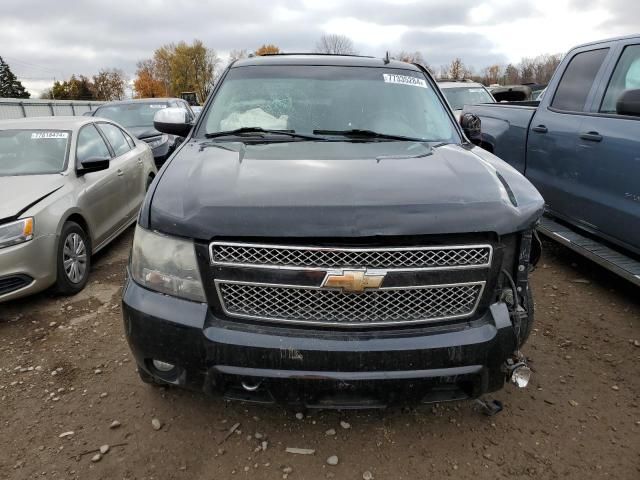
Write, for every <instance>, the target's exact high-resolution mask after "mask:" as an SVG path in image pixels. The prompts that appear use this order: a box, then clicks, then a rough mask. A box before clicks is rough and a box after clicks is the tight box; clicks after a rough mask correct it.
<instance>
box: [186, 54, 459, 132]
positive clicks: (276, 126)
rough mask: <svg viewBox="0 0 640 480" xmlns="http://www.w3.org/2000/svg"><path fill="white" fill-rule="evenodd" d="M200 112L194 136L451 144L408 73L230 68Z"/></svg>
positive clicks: (420, 84)
mask: <svg viewBox="0 0 640 480" xmlns="http://www.w3.org/2000/svg"><path fill="white" fill-rule="evenodd" d="M203 115H205V116H206V118H204V119H203V122H202V124H201V125H202V126H201V128H200V130H199V132H198V134H197V135H199V136H205V135H208V136H215V137H216V139H220V140H223V139H227V140H228V139H234V140H238V138H240V139H241V140H242V141H246V140H247V138H250V137H251V134H250V132H247V130H248V129H252V130H253V131H254V136H259V137H261V138H262V139H264V138H265V137H268V138H271V139H274V140H277V141H305V140H313V139H314V138H313V137H312V138H307V139H304V138H301V137H293V136H291V135H284V134H280V135H279V134H278V132H277V130H280V131H283V132H285V131H286V132H289V133H295V134H303V135H307V136H315V137H316V138H317V139H327V138H330V139H332V140H336V139H339V140H343V141H403V140H405V139H409V140H419V141H433V142H454V141H458V137H457V132H456V130H455V128H454V126H453V124H452V120H451V119H450V118H449V116H448V115H447V112H446V110H445V108H444V106H443V104H442V102H441V100H440V99H439V98H438V95H437V94H436V92H435V91H434V88H433V86H432V85H431V84H430V83H429V82H428V81H427V78H426V77H425V76H424V75H423V74H422V73H421V72H418V71H414V70H400V69H392V68H370V67H339V66H309V65H301V66H290V65H280V66H249V67H236V68H232V69H231V70H230V71H229V73H228V74H227V75H226V77H225V79H224V81H223V83H222V85H221V87H220V90H219V91H218V92H217V94H216V96H215V98H214V100H213V103H212V104H211V105H210V106H209V107H208V108H207V111H206V112H205V113H203ZM239 129H242V130H239ZM259 129H263V130H265V131H267V130H268V131H270V132H264V131H263V132H260V130H259ZM220 132H228V133H229V135H228V136H227V137H225V135H221V134H220ZM237 132H243V133H242V135H239V134H238V133H237ZM363 132H364V133H366V134H364V133H363ZM394 137H395V138H394ZM398 137H400V138H398Z"/></svg>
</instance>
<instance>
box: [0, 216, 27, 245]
mask: <svg viewBox="0 0 640 480" xmlns="http://www.w3.org/2000/svg"><path fill="white" fill-rule="evenodd" d="M32 238H33V218H23V219H21V220H18V221H16V222H11V223H5V224H4V225H0V248H4V247H10V246H11V245H16V244H18V243H23V242H28V241H29V240H31V239H32Z"/></svg>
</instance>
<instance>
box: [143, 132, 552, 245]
mask: <svg viewBox="0 0 640 480" xmlns="http://www.w3.org/2000/svg"><path fill="white" fill-rule="evenodd" d="M476 150H478V149H477V148H473V149H469V148H465V147H463V146H459V145H441V146H436V147H434V148H431V147H427V146H425V145H424V144H419V143H414V142H371V143H349V142H290V143H271V144H261V145H246V146H245V145H243V144H240V143H214V142H207V141H196V140H192V141H190V142H188V143H186V144H185V145H183V146H182V148H181V149H180V151H179V152H178V153H177V154H176V155H174V157H173V159H172V161H171V163H170V164H169V165H168V166H167V168H166V170H165V171H164V173H163V175H162V178H161V179H160V181H159V183H158V184H157V187H156V190H155V193H154V194H153V196H152V198H153V200H152V201H151V205H150V206H149V205H146V208H145V210H144V211H143V215H142V217H141V224H142V226H147V227H150V228H153V229H156V230H159V231H162V232H165V233H168V234H173V235H179V236H183V237H191V238H196V239H202V240H208V239H211V238H213V237H244V236H249V237H366V236H377V235H385V236H386V235H423V234H440V233H468V232H496V233H498V234H505V233H510V232H514V231H519V230H523V229H526V228H530V227H531V226H532V225H533V224H534V222H535V221H536V220H537V219H538V217H539V216H540V215H541V213H542V208H543V201H542V197H541V196H540V194H539V193H538V192H537V190H536V189H535V188H534V187H533V186H532V185H531V183H529V181H528V180H526V179H525V178H524V177H522V176H521V175H520V174H518V173H517V172H515V170H513V169H512V168H511V167H509V166H508V165H507V164H506V163H504V162H502V161H500V160H498V159H497V158H495V157H493V156H491V158H489V159H487V158H486V157H485V152H483V153H479V152H476ZM149 198H151V196H150V195H147V199H149ZM147 201H149V200H147Z"/></svg>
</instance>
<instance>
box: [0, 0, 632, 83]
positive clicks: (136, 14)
mask: <svg viewBox="0 0 640 480" xmlns="http://www.w3.org/2000/svg"><path fill="white" fill-rule="evenodd" d="M49 3H50V2H49V1H48V0H21V1H20V2H3V5H2V16H1V17H0V55H2V56H3V57H5V59H6V60H7V61H8V62H9V64H10V65H11V67H12V69H13V70H14V71H15V72H16V74H17V75H18V76H19V77H20V78H22V79H24V80H25V83H26V84H27V85H28V88H30V89H32V90H34V91H35V90H36V88H38V87H37V85H40V82H48V83H49V84H50V83H51V82H52V78H53V77H54V76H55V77H56V78H58V79H61V78H68V77H69V76H70V75H71V74H72V73H75V74H84V75H87V76H90V75H93V74H95V73H96V72H97V71H98V70H99V69H100V68H102V67H116V68H120V69H123V70H124V71H125V72H126V73H127V74H129V75H130V76H133V75H134V74H135V65H136V62H137V61H138V60H140V59H143V58H148V57H150V56H151V55H152V54H153V51H154V49H156V48H158V47H159V46H161V45H163V44H166V43H170V42H178V41H180V40H185V41H191V40H193V39H194V38H199V39H201V40H203V41H204V42H205V44H206V45H208V46H209V47H212V48H214V49H215V50H217V51H218V52H228V51H230V50H232V49H247V50H249V51H251V50H254V49H255V48H258V47H259V46H260V45H262V44H263V43H275V44H276V45H278V46H280V47H281V49H283V50H288V51H311V50H313V48H314V46H315V44H316V42H317V40H318V39H319V37H320V35H322V33H337V34H342V35H346V36H348V37H350V38H351V39H352V40H353V41H354V43H355V44H356V47H357V48H358V49H359V50H360V53H362V54H373V55H383V54H384V52H385V51H386V50H389V51H391V52H394V51H398V50H406V51H421V52H422V53H423V55H424V57H425V58H426V59H427V61H429V63H431V64H432V65H434V66H436V67H437V66H439V65H441V64H443V63H448V61H449V60H451V59H452V58H453V57H455V56H459V57H461V58H462V60H463V61H464V62H465V63H466V64H468V65H470V66H472V67H475V68H476V70H480V69H481V68H482V67H484V66H486V65H488V64H490V63H495V62H499V63H504V62H507V61H511V62H518V61H519V60H520V59H521V58H522V57H532V56H536V55H539V54H542V53H560V52H566V51H567V50H568V49H569V48H571V47H572V46H573V45H575V44H579V43H583V42H587V41H590V40H595V39H599V38H606V37H612V36H617V35H622V34H628V33H633V30H637V26H638V18H639V15H640V1H639V0H536V1H532V0H508V1H505V0H446V1H444V0H322V1H317V0H272V1H270V2H264V1H259V0H233V1H232V2H231V1H221V0H220V1H216V2H202V1H198V0H183V1H180V2H169V1H161V0H137V1H135V2H131V1H130V0H84V1H83V2H82V7H81V8H80V7H79V5H78V3H77V2H75V1H74V0H57V2H56V8H55V9H52V8H50V5H49ZM32 85H33V86H32Z"/></svg>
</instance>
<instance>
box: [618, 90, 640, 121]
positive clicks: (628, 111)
mask: <svg viewBox="0 0 640 480" xmlns="http://www.w3.org/2000/svg"><path fill="white" fill-rule="evenodd" d="M616 113H617V114H618V115H629V116H632V117H640V89H634V90H625V91H624V92H623V93H622V95H620V98H618V101H617V102H616Z"/></svg>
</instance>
